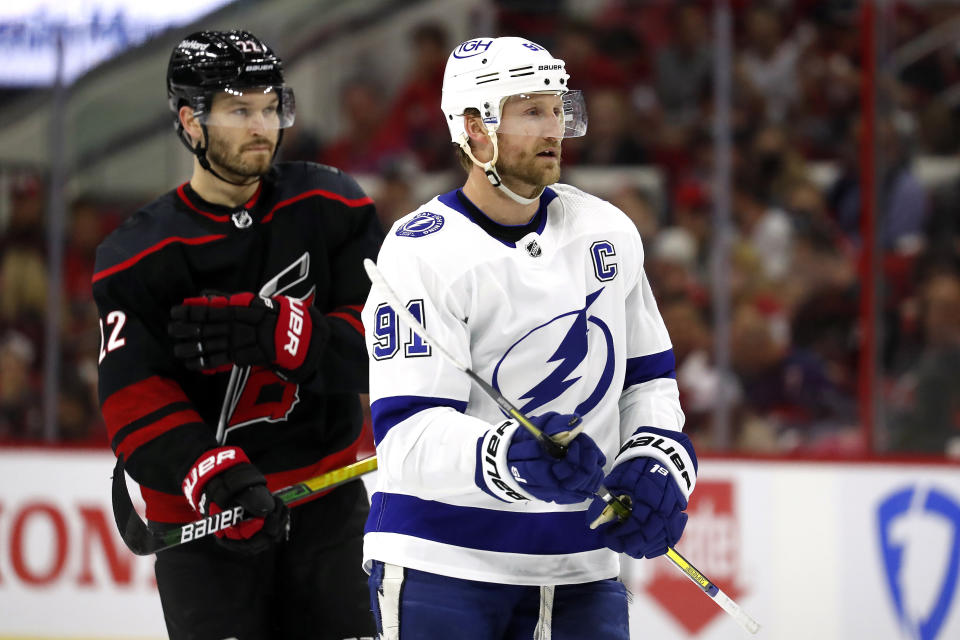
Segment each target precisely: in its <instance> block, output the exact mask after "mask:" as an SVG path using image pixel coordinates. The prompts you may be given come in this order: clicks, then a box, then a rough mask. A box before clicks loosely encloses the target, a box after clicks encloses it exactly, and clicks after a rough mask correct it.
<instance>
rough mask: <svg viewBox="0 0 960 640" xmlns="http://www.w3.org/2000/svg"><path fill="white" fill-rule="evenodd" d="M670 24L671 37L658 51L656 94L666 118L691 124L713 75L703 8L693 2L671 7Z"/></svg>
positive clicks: (673, 121) (709, 42)
mask: <svg viewBox="0 0 960 640" xmlns="http://www.w3.org/2000/svg"><path fill="white" fill-rule="evenodd" d="M672 24H673V29H674V38H673V39H672V40H671V41H670V42H669V43H668V44H666V45H665V46H664V47H663V48H661V49H660V50H659V51H658V52H657V63H656V68H657V83H656V87H657V97H658V98H659V99H660V104H661V106H662V107H663V110H664V117H665V118H666V119H667V120H668V121H670V122H672V123H674V124H690V123H693V122H695V121H696V118H697V117H698V115H699V108H700V99H701V97H702V95H703V94H704V92H705V91H706V90H707V88H708V87H709V85H710V84H711V81H712V77H713V56H712V55H711V41H710V33H709V31H708V29H707V24H706V19H705V17H704V10H703V8H702V7H700V6H698V5H696V4H692V3H684V4H681V5H680V6H677V7H674V8H673V9H672Z"/></svg>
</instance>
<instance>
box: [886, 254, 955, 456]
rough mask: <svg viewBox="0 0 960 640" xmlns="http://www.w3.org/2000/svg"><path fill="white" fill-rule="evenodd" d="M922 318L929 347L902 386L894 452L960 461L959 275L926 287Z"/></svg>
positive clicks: (937, 277)
mask: <svg viewBox="0 0 960 640" xmlns="http://www.w3.org/2000/svg"><path fill="white" fill-rule="evenodd" d="M921 315H922V320H923V331H924V337H925V344H924V346H923V348H922V350H921V352H920V354H919V356H918V357H917V360H916V363H915V364H914V365H913V366H912V367H911V368H910V370H909V371H908V372H907V373H906V374H905V375H904V376H902V377H901V379H900V380H899V381H898V383H897V389H896V392H895V395H898V396H900V401H899V404H900V410H899V411H897V412H895V413H894V416H893V418H892V425H891V427H892V429H891V430H892V434H891V441H890V448H891V449H893V450H898V451H913V452H924V453H945V452H947V451H948V450H949V451H950V452H951V453H952V454H953V455H955V456H960V275H958V274H957V273H956V272H953V273H950V272H940V273H935V274H934V275H932V276H931V277H930V278H929V279H928V280H927V281H926V282H925V283H924V284H923V287H922V296H921Z"/></svg>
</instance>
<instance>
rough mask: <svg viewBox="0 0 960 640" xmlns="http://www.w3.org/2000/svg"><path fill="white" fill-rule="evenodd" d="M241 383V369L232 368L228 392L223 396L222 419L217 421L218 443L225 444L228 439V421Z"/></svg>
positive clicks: (234, 366)
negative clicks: (238, 385)
mask: <svg viewBox="0 0 960 640" xmlns="http://www.w3.org/2000/svg"><path fill="white" fill-rule="evenodd" d="M239 382H240V367H238V366H237V365H233V366H232V367H230V379H229V380H228V381H227V390H226V391H225V392H224V394H223V404H222V405H220V417H219V418H218V419H217V434H216V438H217V442H218V443H220V444H223V442H224V440H226V439H227V421H229V420H230V415H231V414H232V413H233V401H234V396H235V395H236V394H237V384H238V383H239Z"/></svg>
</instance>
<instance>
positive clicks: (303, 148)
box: [277, 119, 320, 161]
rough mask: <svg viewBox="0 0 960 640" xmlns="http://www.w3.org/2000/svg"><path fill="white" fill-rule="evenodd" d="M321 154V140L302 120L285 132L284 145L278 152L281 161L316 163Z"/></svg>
mask: <svg viewBox="0 0 960 640" xmlns="http://www.w3.org/2000/svg"><path fill="white" fill-rule="evenodd" d="M319 154H320V140H319V138H317V136H316V134H315V133H314V132H313V130H311V129H309V128H308V127H307V126H305V125H304V124H303V122H302V120H301V119H298V120H296V121H295V122H294V123H293V126H292V127H290V128H288V129H284V130H283V144H282V145H280V150H279V151H278V152H277V158H278V159H279V160H280V161H295V160H307V161H314V160H316V159H317V157H318V156H319Z"/></svg>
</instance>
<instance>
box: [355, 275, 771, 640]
mask: <svg viewBox="0 0 960 640" xmlns="http://www.w3.org/2000/svg"><path fill="white" fill-rule="evenodd" d="M363 268H364V269H366V271H367V276H368V277H369V278H370V282H371V283H373V284H374V285H378V286H380V287H382V288H383V292H384V295H385V296H386V299H387V303H388V304H389V305H390V307H391V308H392V309H393V310H394V312H395V313H396V314H397V316H398V317H399V318H400V319H401V320H403V322H404V324H406V325H407V326H408V327H409V328H410V330H411V331H413V332H414V333H416V334H417V335H418V336H420V337H421V338H422V339H423V340H425V341H426V342H429V343H430V345H431V346H432V347H434V348H435V349H437V350H438V351H440V353H441V354H443V356H444V357H445V358H447V360H449V361H450V363H451V364H453V366H455V367H456V368H457V369H459V370H460V371H463V372H464V373H466V374H467V375H468V376H469V377H470V379H471V380H473V381H474V382H476V383H477V384H478V385H479V386H480V388H481V389H482V390H483V391H484V393H486V394H487V395H488V396H490V398H492V399H493V400H494V401H495V402H496V403H497V405H498V406H499V407H500V408H501V409H503V410H504V411H505V412H506V413H507V414H508V415H510V416H511V417H513V418H514V419H516V420H517V422H519V423H520V424H522V425H523V426H524V427H525V428H526V429H527V431H529V432H530V433H531V434H533V436H534V437H535V438H536V439H537V441H538V442H540V443H541V444H543V445H544V448H545V449H546V451H547V453H549V454H550V455H552V456H553V457H555V458H559V457H562V456H563V455H565V454H566V450H567V447H566V444H564V443H560V442H556V441H555V440H553V439H551V438H550V437H549V436H547V435H546V434H544V433H543V432H542V431H541V430H540V429H538V428H537V427H536V426H535V425H534V424H533V423H532V422H530V420H529V419H528V418H527V417H526V416H525V415H523V414H522V413H521V412H520V410H519V409H517V408H516V407H515V406H514V405H513V403H511V402H510V401H509V400H507V399H506V398H505V397H504V396H503V394H502V393H500V392H499V391H497V390H496V389H494V388H493V386H492V385H490V384H489V383H487V382H486V381H485V380H483V379H482V378H480V376H478V375H477V374H476V373H474V372H473V371H472V370H471V369H470V368H469V367H468V366H467V365H465V364H463V363H462V362H460V361H459V360H457V359H456V358H455V357H454V356H453V355H451V354H450V352H449V351H447V350H446V349H444V348H443V346H442V345H440V344H439V343H438V342H437V341H436V340H434V339H433V338H432V337H431V336H430V334H429V333H427V329H426V327H424V326H423V324H422V323H421V322H420V321H419V320H417V319H416V317H415V316H414V315H413V314H412V313H410V312H409V311H408V310H407V307H406V305H404V304H403V303H402V302H401V301H400V298H399V296H397V294H396V292H395V291H394V290H393V288H392V287H390V285H389V284H387V281H386V279H385V278H384V277H383V274H382V273H380V270H379V269H378V268H377V265H376V264H375V263H374V262H373V260H370V259H369V258H366V259H364V261H363ZM582 428H583V426H582V423H581V426H580V429H582ZM570 433H571V434H572V435H569V436H568V437H567V442H569V441H570V440H572V439H573V438H574V437H576V433H575V432H573V431H571V432H570ZM558 453H559V455H558ZM596 495H597V496H599V497H600V498H601V499H602V500H603V501H604V502H606V503H607V505H608V506H610V507H611V508H612V509H613V510H614V511H615V512H616V514H617V516H618V517H619V518H620V519H621V520H622V519H624V518H626V517H628V516H629V515H630V507H628V506H627V505H626V504H624V503H623V502H622V501H621V500H620V499H619V498H616V497H614V496H613V495H612V494H611V493H610V491H609V490H607V489H606V488H605V487H604V486H603V485H601V486H600V487H598V488H597V491H596ZM667 558H668V559H669V560H670V561H671V562H673V564H674V565H676V567H677V568H678V569H680V571H682V572H683V573H684V575H686V576H687V577H688V578H690V580H692V581H693V582H694V583H695V584H696V585H697V586H699V587H700V588H701V589H702V590H703V592H704V593H706V594H707V595H708V596H710V597H711V598H713V601H714V602H716V603H717V605H718V606H719V607H720V608H721V609H723V610H724V611H726V612H727V613H729V614H730V615H731V616H733V618H734V620H736V621H737V622H738V623H739V624H740V625H741V626H742V627H743V628H744V629H746V630H747V631H749V632H750V633H756V632H757V631H758V630H759V629H760V625H759V624H758V623H757V621H756V620H754V619H753V618H751V617H750V616H749V615H747V614H746V612H744V611H743V610H741V609H740V606H739V605H737V603H736V602H734V601H733V600H731V599H730V597H729V596H727V594H725V593H724V592H723V591H721V590H720V588H719V587H717V586H716V585H715V584H714V583H713V582H712V581H710V580H708V579H707V578H706V577H705V576H704V575H703V574H702V573H700V572H699V571H698V570H697V569H696V567H694V566H693V565H692V564H690V562H689V561H688V560H687V559H686V558H684V557H683V556H682V555H680V554H679V553H677V551H676V549H674V548H673V547H667Z"/></svg>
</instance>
